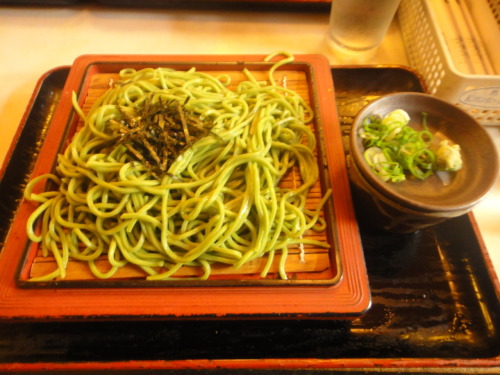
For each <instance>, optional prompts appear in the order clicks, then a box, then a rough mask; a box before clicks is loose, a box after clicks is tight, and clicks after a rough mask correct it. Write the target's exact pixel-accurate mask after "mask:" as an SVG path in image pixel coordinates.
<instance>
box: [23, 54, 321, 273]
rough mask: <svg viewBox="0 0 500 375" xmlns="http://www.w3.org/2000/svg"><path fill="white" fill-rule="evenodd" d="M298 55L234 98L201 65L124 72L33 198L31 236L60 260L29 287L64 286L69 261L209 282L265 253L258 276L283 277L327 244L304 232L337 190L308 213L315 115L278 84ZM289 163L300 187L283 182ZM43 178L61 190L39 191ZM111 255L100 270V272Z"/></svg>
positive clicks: (244, 85)
mask: <svg viewBox="0 0 500 375" xmlns="http://www.w3.org/2000/svg"><path fill="white" fill-rule="evenodd" d="M269 58H272V56H270V57H269ZM292 60H293V57H292V56H289V55H288V56H287V57H286V58H285V59H282V60H281V61H279V62H277V63H275V64H274V65H273V66H272V68H271V69H270V70H269V72H268V81H269V82H266V83H262V82H258V81H257V80H256V79H255V78H254V77H253V76H252V73H251V72H249V71H247V70H245V74H246V77H247V79H246V80H245V81H243V82H241V83H240V84H239V85H238V86H237V88H236V89H234V90H229V89H228V88H227V86H228V84H229V82H230V79H229V77H228V76H225V75H221V76H219V77H214V76H211V75H209V74H206V73H203V72H198V71H196V70H195V69H194V68H192V69H190V70H189V71H175V70H172V69H168V68H155V69H152V68H146V69H143V70H139V71H135V70H133V69H125V70H122V71H121V72H120V79H119V81H118V82H115V83H114V84H113V86H112V87H111V88H110V89H109V90H108V91H107V92H106V93H105V94H104V95H103V96H102V97H100V98H99V99H98V100H97V101H96V102H95V104H94V105H93V106H92V108H91V109H90V110H89V112H88V114H87V115H84V114H83V112H82V110H81V109H80V108H78V106H77V105H76V104H75V107H76V110H77V112H78V113H79V114H80V116H81V117H82V118H83V119H84V120H85V121H84V125H83V127H82V128H81V129H80V130H79V131H78V132H77V133H76V134H75V136H74V137H73V139H72V140H71V143H70V144H69V145H68V147H67V148H66V150H65V151H64V154H61V155H59V156H58V163H57V167H56V171H55V172H54V173H53V174H52V173H51V174H45V175H42V176H38V177H35V178H34V179H32V180H31V181H30V182H29V184H28V186H27V188H26V190H25V197H26V198H27V199H29V200H33V201H37V202H39V203H40V205H39V206H38V207H37V208H36V210H35V211H34V212H33V213H32V215H31V216H30V218H29V221H28V224H27V231H28V236H29V238H30V239H31V240H32V241H36V242H40V244H41V245H40V246H41V249H42V254H43V256H50V255H51V256H53V257H54V259H55V261H56V264H57V268H56V269H55V270H54V271H53V272H50V273H49V274H47V275H45V276H42V277H36V278H32V279H31V280H32V281H42V280H52V279H56V278H59V279H64V278H65V277H66V266H67V264H68V261H69V260H70V259H75V260H80V261H82V262H87V263H88V266H89V268H90V270H91V271H92V273H93V274H94V275H95V277H97V278H110V277H112V276H113V275H114V274H115V273H116V271H117V270H118V269H120V268H121V267H123V266H125V265H127V264H134V265H136V266H137V267H140V268H141V269H142V270H143V271H144V272H145V276H146V277H147V278H148V279H151V280H163V279H169V278H173V277H176V272H177V271H178V270H179V269H180V268H182V267H183V266H199V267H201V269H202V270H203V272H202V276H200V278H202V279H207V278H208V277H209V276H210V273H211V264H214V262H217V263H223V264H227V265H228V266H232V267H235V268H238V267H240V266H241V265H243V264H245V263H246V262H249V261H251V260H253V259H255V258H258V257H262V256H263V255H267V256H268V258H267V260H266V263H265V266H264V267H263V270H262V273H261V276H262V277H265V276H266V275H267V273H268V272H269V269H270V266H271V264H272V262H273V259H274V257H275V255H276V256H280V257H281V259H280V261H279V275H280V277H281V278H283V279H286V278H287V274H286V257H287V254H288V250H289V248H290V247H293V246H295V247H297V246H299V247H300V246H304V245H307V244H309V245H313V246H317V247H329V245H328V244H327V243H325V242H323V241H316V240H314V239H311V238H310V237H309V238H308V237H307V236H304V233H305V232H306V231H309V230H315V231H319V232H321V231H324V229H325V227H326V224H325V221H324V219H323V218H322V216H321V215H320V212H321V210H322V207H323V206H324V204H325V202H326V200H327V199H328V197H329V195H330V192H329V191H328V192H326V194H324V196H323V198H322V199H321V201H320V202H319V204H318V207H317V208H315V209H312V210H310V209H308V208H307V207H306V201H307V195H308V192H309V190H310V189H311V187H312V186H313V185H314V184H315V183H316V182H317V180H318V176H319V174H318V165H317V161H316V159H315V156H314V150H315V147H316V143H315V136H314V134H313V132H312V130H311V128H310V126H309V124H310V122H311V121H312V119H313V113H312V110H311V108H310V107H309V106H308V105H307V104H306V102H304V100H303V99H302V98H301V97H300V96H299V95H298V94H297V93H296V92H294V91H292V90H290V89H287V88H285V87H282V86H279V85H277V84H276V82H275V81H274V79H273V73H274V70H275V69H276V68H277V67H278V66H280V65H282V64H285V63H288V62H290V61H292ZM75 103H76V102H75ZM291 168H295V169H296V170H297V171H298V173H299V174H300V183H299V184H298V185H299V186H297V187H290V186H286V184H280V181H282V179H283V177H284V176H286V175H287V173H288V172H289V171H290V169H291ZM42 180H51V181H50V182H51V184H47V186H53V187H55V188H54V189H53V190H46V191H44V192H41V193H37V194H35V193H33V187H34V186H35V185H36V184H38V183H39V182H40V181H42ZM281 185H285V186H281ZM38 223H39V225H38ZM103 258H104V259H107V261H108V263H109V264H108V267H107V268H106V270H104V271H103V270H102V269H99V268H98V267H97V266H96V262H97V260H98V259H103Z"/></svg>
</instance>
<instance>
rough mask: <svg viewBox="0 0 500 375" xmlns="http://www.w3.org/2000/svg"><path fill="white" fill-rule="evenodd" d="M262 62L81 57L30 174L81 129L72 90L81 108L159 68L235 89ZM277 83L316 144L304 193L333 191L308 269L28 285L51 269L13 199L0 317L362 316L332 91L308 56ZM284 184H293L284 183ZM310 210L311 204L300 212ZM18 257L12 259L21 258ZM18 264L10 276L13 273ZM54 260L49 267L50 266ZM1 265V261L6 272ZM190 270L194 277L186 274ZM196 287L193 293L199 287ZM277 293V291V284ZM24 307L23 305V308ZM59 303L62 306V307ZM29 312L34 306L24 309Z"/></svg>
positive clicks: (264, 66)
mask: <svg viewBox="0 0 500 375" xmlns="http://www.w3.org/2000/svg"><path fill="white" fill-rule="evenodd" d="M264 57H265V56H258V55H253V56H155V55H153V56H151V55H148V56H129V55H127V56H115V55H111V56H108V55H104V56H102V55H99V56H93V55H89V56H82V57H80V58H78V59H77V60H76V61H75V63H74V65H73V66H72V67H71V69H70V73H69V76H68V79H67V81H66V85H65V87H64V90H63V93H62V97H61V100H60V102H59V106H58V108H57V111H56V113H55V115H54V118H53V120H52V122H51V124H50V127H49V128H48V131H47V135H46V137H45V142H44V144H43V146H42V148H41V151H40V156H39V157H38V162H37V164H36V165H35V167H34V170H33V173H32V175H33V176H36V175H39V174H41V173H45V172H48V171H50V170H51V169H52V168H53V166H54V163H55V160H56V155H57V153H59V152H61V150H62V148H63V147H64V144H65V142H67V140H68V139H70V138H71V135H72V134H73V133H74V132H75V130H76V128H77V127H78V126H80V125H81V122H80V120H79V118H78V117H77V116H76V115H75V114H74V111H73V108H72V105H71V95H72V92H73V91H74V92H76V93H77V94H78V97H79V99H80V105H81V106H82V107H83V108H84V111H85V110H87V109H88V108H89V106H90V105H91V104H92V102H93V100H95V98H96V97H97V96H99V95H100V94H102V93H103V92H104V91H105V90H106V89H107V87H108V83H109V81H110V79H115V78H116V74H117V73H118V71H119V70H121V69H123V68H126V67H133V68H135V69H140V68H143V67H158V66H168V67H172V68H174V69H176V70H187V69H189V68H191V67H193V66H194V67H196V69H197V70H199V71H204V72H208V73H210V74H217V73H225V74H229V75H231V77H232V81H233V82H234V84H236V83H238V82H239V81H241V80H242V79H243V78H242V77H243V73H242V70H243V67H246V68H248V69H249V70H250V71H251V72H252V73H253V74H255V75H256V77H257V78H258V79H261V78H262V79H265V77H266V74H267V71H268V70H269V67H270V66H271V63H265V62H264ZM275 74H276V78H277V80H286V84H287V87H289V88H291V89H294V90H295V91H297V92H298V93H299V94H300V95H301V96H303V97H304V98H305V99H306V101H308V102H309V103H310V105H311V106H312V107H313V108H314V111H315V114H316V118H315V121H314V127H315V129H314V131H315V133H316V136H317V138H318V141H319V142H318V145H319V147H318V150H317V159H318V163H319V166H320V170H321V171H324V174H323V175H322V177H321V178H320V182H319V183H318V185H317V186H315V187H314V189H313V193H314V194H313V195H321V193H322V192H324V191H325V190H326V189H327V188H331V189H332V191H333V202H331V203H330V204H329V205H327V206H326V207H325V209H324V211H323V213H322V214H323V215H324V216H325V218H326V219H327V221H328V223H329V226H328V229H327V231H326V232H325V233H324V234H322V235H321V236H322V238H323V239H325V240H327V241H328V242H329V243H330V244H331V246H332V248H331V249H330V251H326V252H325V251H322V252H321V251H317V250H318V249H307V250H306V253H305V255H306V257H307V258H306V259H311V261H308V262H306V264H308V265H307V266H304V264H303V263H301V262H299V261H298V260H297V259H299V255H298V254H292V255H291V256H290V258H291V259H296V261H293V260H292V261H291V263H292V264H291V265H290V266H291V271H290V272H291V273H292V277H291V278H290V279H289V280H279V279H278V278H276V276H275V274H274V273H272V274H271V277H270V278H267V279H260V278H258V277H257V276H256V275H257V274H258V272H259V270H260V268H261V267H262V264H261V263H262V262H254V263H253V264H250V265H249V266H248V268H246V269H244V270H243V271H238V272H234V271H228V270H227V268H226V269H220V270H216V272H215V275H214V277H213V279H210V280H207V281H204V282H202V281H199V280H179V281H173V282H172V281H166V282H163V281H161V282H150V281H149V282H148V281H145V280H143V279H142V276H143V275H141V274H140V273H137V272H136V271H135V270H133V269H129V270H126V271H125V272H124V273H123V274H122V275H118V277H116V278H114V279H112V280H104V281H98V280H95V279H94V278H93V277H92V276H91V275H89V274H88V273H85V271H84V270H83V268H82V267H81V265H79V264H78V263H77V262H74V263H72V265H71V266H70V267H69V268H68V275H69V277H68V280H56V281H53V282H44V283H32V282H28V281H27V280H28V278H29V277H30V274H32V273H33V272H39V271H40V270H42V269H44V267H46V266H47V267H49V268H50V267H51V266H53V264H51V261H50V259H49V260H48V262H47V260H44V259H42V258H41V257H40V256H39V252H38V247H37V246H34V245H32V244H31V245H30V243H29V241H28V240H27V238H26V235H25V229H24V228H25V223H26V219H27V217H28V216H29V214H30V212H31V211H32V209H33V207H32V205H30V204H28V203H27V202H22V203H21V204H20V207H19V211H18V214H17V216H16V218H15V220H14V222H13V224H12V227H11V231H10V235H9V237H8V239H7V241H6V246H5V248H4V251H3V254H2V257H1V258H0V271H1V268H4V267H8V268H9V271H6V272H1V275H2V278H3V279H4V281H5V282H4V283H2V286H3V287H2V288H1V289H0V295H1V296H3V297H2V301H4V304H5V306H6V307H7V310H5V309H3V310H2V311H3V312H4V314H5V316H22V317H26V318H41V317H51V318H62V317H66V316H72V317H87V316H89V315H91V316H100V317H110V316H113V317H130V316H135V317H137V316H142V317H164V318H172V317H184V318H188V317H191V318H202V317H205V318H206V317H211V318H213V317H220V316H225V317H235V318H238V317H248V316H252V317H270V316H279V317H297V316H302V317H319V316H324V317H343V318H345V317H353V316H359V315H361V314H363V313H364V312H365V311H366V310H367V309H368V307H369V306H370V293H369V288H368V281H367V277H366V271H365V267H364V259H363V254H362V250H361V244H360V239H359V234H358V230H357V224H356V221H355V219H354V214H353V208H352V201H351V197H350V190H349V184H348V179H347V175H346V166H345V158H344V154H343V150H342V143H341V138H340V131H339V125H338V119H337V114H336V107H335V99H334V90H333V84H332V81H331V75H330V68H329V65H328V62H327V61H326V59H324V58H323V57H322V56H317V55H301V56H296V59H295V61H294V62H293V63H292V64H288V65H286V66H284V67H282V68H281V69H280V70H278V71H277V72H276V73H275ZM292 180H293V179H292ZM315 203H317V199H316V198H312V199H311V201H310V202H309V205H314V204H315ZM23 250H24V255H23V256H21V257H20V254H22V253H23ZM16 262H17V263H18V268H17V272H12V270H13V269H14V268H15V266H14V267H12V265H14V264H15V263H16ZM52 263H53V262H52ZM7 264H10V265H9V266H7ZM187 272H188V275H191V274H190V273H189V272H194V273H196V270H191V271H189V270H188V271H187ZM201 286H202V287H203V288H199V287H201ZM284 286H286V287H284ZM22 301H23V302H28V301H29V304H30V305H31V306H32V307H31V308H30V309H27V308H25V307H23V306H22V305H23V302H22ZM61 305H64V308H61ZM33 306H36V307H35V308H33Z"/></svg>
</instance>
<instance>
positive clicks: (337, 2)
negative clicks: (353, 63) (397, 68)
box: [328, 0, 400, 56]
mask: <svg viewBox="0 0 500 375" xmlns="http://www.w3.org/2000/svg"><path fill="white" fill-rule="evenodd" d="M399 3H400V0H332V7H331V12H330V23H329V27H328V43H329V45H330V47H331V48H332V49H333V50H334V51H335V52H337V53H339V54H345V55H346V56H347V55H352V56H355V55H365V56H370V55H373V54H374V53H375V50H376V49H377V47H378V46H379V45H380V43H381V42H382V39H383V38H384V36H385V34H386V33H387V29H388V28H389V26H390V24H391V22H392V19H393V18H394V15H395V14H396V11H397V9H398V6H399Z"/></svg>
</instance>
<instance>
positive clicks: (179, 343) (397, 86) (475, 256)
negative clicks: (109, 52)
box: [0, 66, 500, 374]
mask: <svg viewBox="0 0 500 375" xmlns="http://www.w3.org/2000/svg"><path fill="white" fill-rule="evenodd" d="M67 73H68V69H67V68H60V69H55V70H53V71H52V72H50V73H49V74H47V75H46V77H45V78H44V80H43V83H42V85H41V86H40V89H39V92H38V93H37V95H36V99H35V100H34V101H33V102H32V103H30V108H29V111H28V112H27V117H26V119H25V125H24V128H22V129H21V133H20V135H19V138H18V142H17V145H16V147H14V148H13V150H12V155H11V159H10V160H11V162H10V163H9V164H8V165H7V168H6V169H5V170H4V171H3V179H2V181H1V184H0V194H1V196H2V197H8V199H2V203H1V207H0V215H1V217H2V222H1V228H0V243H3V240H4V239H5V235H6V232H7V231H8V224H9V221H10V220H11V219H12V217H13V215H14V210H15V207H16V202H15V200H17V199H19V198H20V197H19V194H20V193H19V192H20V190H21V187H22V186H23V184H24V179H25V176H26V172H27V171H28V170H29V169H30V167H31V164H32V162H33V158H35V157H36V151H37V144H38V140H39V139H40V137H43V133H44V127H46V126H47V123H48V122H49V120H50V118H51V116H52V114H53V111H54V107H55V106H54V104H55V103H57V100H58V97H59V95H60V90H61V89H62V87H63V85H64V83H65V79H66V76H67ZM332 74H333V78H334V84H335V89H336V100H337V106H338V111H339V116H340V117H341V122H342V125H343V131H344V132H345V133H344V134H345V136H346V137H347V133H348V129H349V124H350V121H351V120H352V118H353V116H354V115H355V114H356V112H357V111H358V110H359V109H360V108H361V106H363V105H364V104H365V103H366V102H368V101H370V100H372V99H374V98H376V97H378V96H380V95H382V94H386V93H390V92H397V91H425V87H424V86H423V83H422V81H421V79H420V78H419V76H418V75H417V74H416V73H415V72H413V71H411V70H409V69H407V68H404V67H397V66H386V67H371V66H366V67H334V68H333V69H332ZM14 161H15V163H14ZM354 203H355V205H356V201H355V202H354ZM356 214H357V218H358V220H359V223H360V230H361V237H362V242H363V248H364V253H365V260H366V265H367V270H368V276H369V280H370V286H371V292H372V301H373V304H372V307H371V309H370V310H369V311H368V313H367V314H366V315H365V316H364V317H362V318H359V319H355V320H352V321H331V320H299V319H297V320H291V321H290V320H285V321H283V320H267V321H261V320H258V321H257V320H251V319H248V320H235V321H224V320H214V321H210V320H208V321H151V320H149V321H148V320H146V321H144V320H143V321H112V322H110V321H88V322H86V321H78V322H72V321H59V322H22V321H3V322H1V323H0V370H1V369H2V368H3V369H5V370H21V371H25V372H27V371H35V372H36V371H38V372H47V371H48V370H64V371H66V372H69V371H71V370H73V371H76V370H81V371H84V373H90V372H102V371H103V370H104V369H112V370H114V371H115V372H117V373H134V372H135V371H137V372H144V370H145V369H149V370H151V371H152V372H158V373H160V372H161V373H167V374H169V373H208V372H210V373H216V374H255V373H276V374H291V373H293V374H299V373H300V374H302V373H314V374H318V373H331V372H349V373H350V374H354V373H368V372H373V371H376V372H385V371H387V372H393V373H394V372H405V371H408V372H413V373H415V372H418V373H464V372H472V373H500V297H499V285H498V280H497V279H496V277H495V276H494V273H493V271H492V267H491V264H490V262H489V259H488V257H487V253H486V251H485V249H484V245H483V243H482V240H481V237H480V234H479V231H478V228H477V225H476V224H475V221H474V218H473V216H472V215H465V216H462V217H459V218H456V219H451V220H449V221H447V222H445V223H442V224H440V225H438V226H436V227H434V228H431V229H426V230H421V231H419V232H416V233H414V234H404V235H397V234H387V233H381V232H378V231H375V230H373V229H371V228H370V227H369V225H368V224H366V223H364V222H363V208H362V207H359V206H357V207H356ZM490 250H495V249H490Z"/></svg>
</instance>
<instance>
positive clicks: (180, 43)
mask: <svg viewBox="0 0 500 375" xmlns="http://www.w3.org/2000/svg"><path fill="white" fill-rule="evenodd" d="M327 25H328V13H327V12H306V11H302V12H288V11H283V12H277V11H275V10H274V11H269V12H265V11H234V10H231V11H223V10H187V9H179V10H176V9H150V10H147V9H146V10H141V9H118V8H106V7H95V6H77V7H9V6H3V7H0V82H1V86H0V87H1V88H0V119H1V122H0V164H1V163H3V162H4V159H5V155H6V152H7V149H8V147H9V146H10V143H11V142H12V139H13V137H14V134H15V131H16V129H17V127H18V125H19V122H20V120H21V117H22V115H23V113H24V110H25V108H26V106H27V104H28V100H29V98H30V96H31V95H32V92H33V89H34V87H35V85H36V82H37V81H38V79H39V78H40V76H41V75H42V74H44V73H45V72H47V71H48V70H50V69H52V68H55V67H58V66H62V65H71V64H72V62H73V61H74V59H75V58H76V57H78V56H80V55H83V54H254V53H257V54H269V53H272V52H276V51H288V52H291V53H294V54H301V53H304V54H313V53H320V54H324V55H325V56H327V57H328V59H329V60H330V62H331V64H332V65H335V64H339V63H345V62H342V61H339V60H338V59H336V58H335V57H334V56H333V55H332V53H331V52H330V50H329V48H328V46H327V44H326V29H327ZM367 63H374V64H398V65H407V64H408V60H407V57H406V53H405V50H404V45H403V42H402V40H401V37H400V33H399V27H398V25H397V22H394V23H393V24H392V25H391V28H390V30H389V32H388V34H387V36H386V38H385V39H384V41H383V44H382V46H381V47H380V48H379V49H378V51H377V53H376V55H375V56H374V57H373V58H372V59H371V60H369V61H367ZM488 131H489V132H490V133H491V134H492V136H493V138H494V140H495V142H496V144H497V146H498V148H499V149H500V128H498V127H497V128H490V129H488ZM474 214H475V217H476V220H477V222H478V224H479V227H480V230H481V233H482V236H483V239H484V242H485V244H486V247H487V249H488V251H489V254H490V257H491V260H492V263H493V265H494V267H495V270H496V272H497V274H500V182H497V185H496V187H495V190H494V191H493V193H492V194H490V195H489V196H488V197H487V198H486V199H485V200H484V201H483V202H481V203H480V204H479V206H478V207H477V208H476V209H475V210H474Z"/></svg>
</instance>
